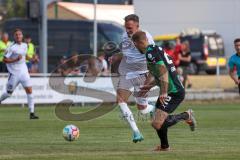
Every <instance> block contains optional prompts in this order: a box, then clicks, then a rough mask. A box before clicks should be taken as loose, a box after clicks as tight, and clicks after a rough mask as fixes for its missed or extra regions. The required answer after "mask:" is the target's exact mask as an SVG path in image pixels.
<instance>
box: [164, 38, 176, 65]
mask: <svg viewBox="0 0 240 160" xmlns="http://www.w3.org/2000/svg"><path fill="white" fill-rule="evenodd" d="M163 49H164V51H165V52H166V53H167V54H168V55H169V56H170V57H171V58H172V60H173V64H174V65H175V66H176V67H177V66H178V65H179V53H177V52H175V50H174V47H173V45H172V44H171V43H170V42H168V41H166V42H164V43H163Z"/></svg>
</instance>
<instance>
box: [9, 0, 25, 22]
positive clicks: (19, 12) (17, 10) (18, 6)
mask: <svg viewBox="0 0 240 160" xmlns="http://www.w3.org/2000/svg"><path fill="white" fill-rule="evenodd" d="M5 3H6V18H11V17H26V0H6V2H5Z"/></svg>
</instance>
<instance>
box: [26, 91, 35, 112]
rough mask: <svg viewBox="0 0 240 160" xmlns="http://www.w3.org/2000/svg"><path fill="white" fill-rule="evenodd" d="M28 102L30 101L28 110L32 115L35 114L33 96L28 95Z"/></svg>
mask: <svg viewBox="0 0 240 160" xmlns="http://www.w3.org/2000/svg"><path fill="white" fill-rule="evenodd" d="M27 101H28V108H29V111H30V113H34V102H33V95H32V94H27Z"/></svg>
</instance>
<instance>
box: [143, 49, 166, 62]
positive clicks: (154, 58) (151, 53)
mask: <svg viewBox="0 0 240 160" xmlns="http://www.w3.org/2000/svg"><path fill="white" fill-rule="evenodd" d="M163 52H164V51H163V50H162V48H160V47H157V46H153V45H151V46H149V47H148V48H147V53H146V59H147V61H148V62H149V63H153V64H159V65H164V62H163V59H162V58H161V55H160V54H163Z"/></svg>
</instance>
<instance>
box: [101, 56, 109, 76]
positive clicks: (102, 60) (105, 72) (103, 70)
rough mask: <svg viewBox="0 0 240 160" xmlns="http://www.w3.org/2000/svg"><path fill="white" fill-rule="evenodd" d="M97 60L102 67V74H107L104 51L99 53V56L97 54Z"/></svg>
mask: <svg viewBox="0 0 240 160" xmlns="http://www.w3.org/2000/svg"><path fill="white" fill-rule="evenodd" d="M98 60H99V61H100V63H101V66H100V67H102V70H101V72H102V75H108V74H109V69H108V63H107V61H106V59H105V54H104V53H100V54H99V56H98Z"/></svg>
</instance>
